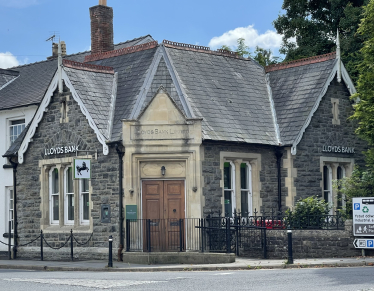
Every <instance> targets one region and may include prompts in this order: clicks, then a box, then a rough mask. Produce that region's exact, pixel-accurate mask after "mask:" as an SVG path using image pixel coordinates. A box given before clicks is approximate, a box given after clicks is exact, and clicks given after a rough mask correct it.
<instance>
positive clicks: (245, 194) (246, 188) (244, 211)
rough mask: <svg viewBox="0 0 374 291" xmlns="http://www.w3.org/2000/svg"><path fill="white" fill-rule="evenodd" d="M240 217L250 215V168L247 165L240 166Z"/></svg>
mask: <svg viewBox="0 0 374 291" xmlns="http://www.w3.org/2000/svg"><path fill="white" fill-rule="evenodd" d="M240 194H241V215H242V216H251V215H252V167H251V165H250V164H249V163H241V164H240Z"/></svg>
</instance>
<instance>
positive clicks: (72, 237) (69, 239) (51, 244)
mask: <svg viewBox="0 0 374 291" xmlns="http://www.w3.org/2000/svg"><path fill="white" fill-rule="evenodd" d="M58 235H59V234H58ZM10 236H11V233H9V237H10ZM92 237H93V233H91V234H90V236H89V238H88V239H87V241H85V242H79V241H78V240H77V238H76V236H75V235H74V233H73V230H70V235H69V236H68V237H67V238H65V241H64V242H63V243H60V242H55V241H54V242H48V241H47V239H46V238H45V234H44V233H43V230H41V231H40V234H39V236H37V237H36V238H34V239H32V240H31V241H29V242H27V243H23V244H19V245H17V246H16V245H14V244H11V240H10V239H9V241H8V243H5V242H2V241H0V243H1V244H4V245H7V246H8V248H9V250H8V252H9V259H11V255H10V248H11V247H25V246H29V245H31V244H33V243H36V242H38V241H39V246H40V260H41V261H43V260H44V248H45V246H46V247H48V248H51V249H53V250H60V249H62V248H64V247H67V246H68V245H69V242H70V260H71V261H74V241H75V244H76V245H77V246H83V245H86V244H88V243H89V241H90V240H91V239H92ZM57 244H58V245H57Z"/></svg>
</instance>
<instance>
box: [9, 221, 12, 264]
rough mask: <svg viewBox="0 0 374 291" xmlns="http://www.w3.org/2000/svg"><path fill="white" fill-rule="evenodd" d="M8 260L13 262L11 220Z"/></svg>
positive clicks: (10, 223) (10, 224)
mask: <svg viewBox="0 0 374 291" xmlns="http://www.w3.org/2000/svg"><path fill="white" fill-rule="evenodd" d="M8 227H9V228H8V231H9V233H8V259H9V260H11V259H12V246H11V245H12V221H11V220H9V223H8Z"/></svg>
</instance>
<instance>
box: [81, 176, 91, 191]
mask: <svg viewBox="0 0 374 291" xmlns="http://www.w3.org/2000/svg"><path fill="white" fill-rule="evenodd" d="M89 191H90V181H89V180H88V179H82V192H89Z"/></svg>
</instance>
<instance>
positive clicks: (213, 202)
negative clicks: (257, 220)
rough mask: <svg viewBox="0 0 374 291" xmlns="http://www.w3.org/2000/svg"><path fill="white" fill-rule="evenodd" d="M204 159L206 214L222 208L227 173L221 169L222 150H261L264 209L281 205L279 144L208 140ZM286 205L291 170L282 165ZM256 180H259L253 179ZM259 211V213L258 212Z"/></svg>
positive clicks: (216, 212) (204, 214) (214, 212)
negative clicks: (286, 184)
mask: <svg viewBox="0 0 374 291" xmlns="http://www.w3.org/2000/svg"><path fill="white" fill-rule="evenodd" d="M203 147H204V160H203V162H202V174H203V177H204V187H203V196H204V198H205V206H204V208H203V216H204V217H206V216H207V215H209V214H215V215H217V214H218V212H219V211H222V200H221V199H222V196H223V189H222V187H221V186H220V181H221V180H222V179H223V173H222V170H221V169H220V152H238V153H258V154H261V171H260V182H261V190H260V196H261V198H262V209H261V211H267V212H269V211H271V209H274V210H277V208H278V172H277V159H276V156H275V152H274V150H275V147H272V146H267V145H254V144H238V143H228V142H214V141H204V142H203ZM283 155H284V156H286V152H284V153H283ZM281 172H282V173H281V174H282V205H283V206H284V205H285V197H286V196H287V188H286V187H285V181H284V177H285V176H286V174H287V172H286V170H285V169H282V171H281ZM253 183H255V181H253ZM257 211H259V209H257ZM257 215H259V214H257Z"/></svg>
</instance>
